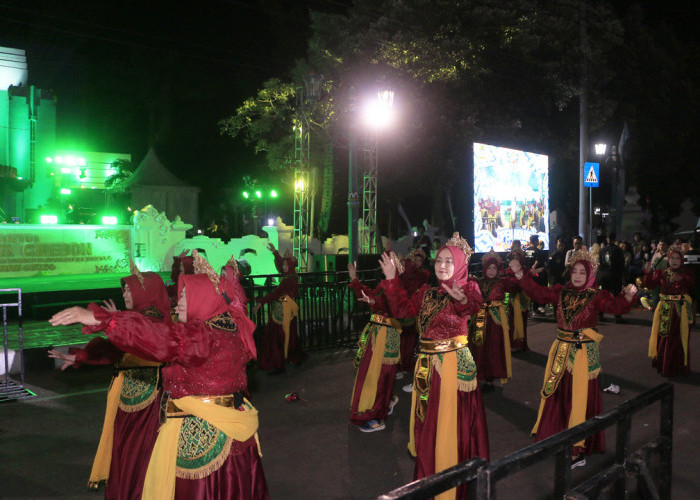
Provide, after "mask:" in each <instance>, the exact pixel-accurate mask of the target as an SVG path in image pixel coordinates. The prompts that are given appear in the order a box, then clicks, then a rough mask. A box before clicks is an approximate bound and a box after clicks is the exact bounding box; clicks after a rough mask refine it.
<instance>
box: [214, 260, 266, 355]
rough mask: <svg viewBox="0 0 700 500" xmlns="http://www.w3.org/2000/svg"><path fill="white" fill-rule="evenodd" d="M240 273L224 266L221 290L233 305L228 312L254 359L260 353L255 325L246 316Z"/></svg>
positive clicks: (245, 300) (220, 283)
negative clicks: (256, 341)
mask: <svg viewBox="0 0 700 500" xmlns="http://www.w3.org/2000/svg"><path fill="white" fill-rule="evenodd" d="M238 277H239V275H238V273H237V272H236V269H235V268H234V267H233V266H228V265H227V266H224V267H222V268H221V277H220V280H219V289H220V290H222V291H223V292H224V293H226V296H227V297H228V298H229V300H230V301H231V303H230V304H229V308H228V312H229V314H230V315H231V317H232V318H233V321H235V322H236V326H237V327H238V332H239V334H240V336H241V340H242V341H243V345H245V347H246V349H247V350H248V352H250V355H251V357H252V358H253V359H257V358H258V351H257V348H256V347H255V338H254V337H253V333H254V332H255V327H256V325H255V323H253V321H251V319H250V318H249V317H248V315H247V314H246V312H247V311H246V307H245V305H246V303H247V302H248V297H246V294H245V290H243V287H242V286H241V283H240V282H239V281H238Z"/></svg>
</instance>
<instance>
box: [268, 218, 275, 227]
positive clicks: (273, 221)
mask: <svg viewBox="0 0 700 500" xmlns="http://www.w3.org/2000/svg"><path fill="white" fill-rule="evenodd" d="M267 225H268V226H274V225H275V219H267Z"/></svg>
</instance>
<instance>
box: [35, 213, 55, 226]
mask: <svg viewBox="0 0 700 500" xmlns="http://www.w3.org/2000/svg"><path fill="white" fill-rule="evenodd" d="M39 222H40V223H41V224H58V216H56V215H41V216H40V217H39Z"/></svg>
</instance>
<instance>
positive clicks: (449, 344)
mask: <svg viewBox="0 0 700 500" xmlns="http://www.w3.org/2000/svg"><path fill="white" fill-rule="evenodd" d="M467 343H468V340H467V336H466V335H458V336H457V337H452V338H449V339H441V340H429V339H421V341H420V352H422V353H425V354H439V353H443V352H450V351H456V350H457V349H461V348H462V347H466V345H467Z"/></svg>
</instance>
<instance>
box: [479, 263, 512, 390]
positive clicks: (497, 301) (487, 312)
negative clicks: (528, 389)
mask: <svg viewBox="0 0 700 500" xmlns="http://www.w3.org/2000/svg"><path fill="white" fill-rule="evenodd" d="M501 263H502V261H501V257H500V256H499V255H498V254H497V253H496V252H494V251H493V250H491V251H490V252H489V253H487V254H484V256H483V257H482V259H481V264H482V269H483V272H484V275H483V277H482V278H481V279H480V280H478V281H477V283H478V285H479V289H480V290H481V307H480V309H479V311H478V312H477V313H476V314H475V315H473V316H472V317H471V320H470V322H469V347H470V349H471V351H472V356H474V362H475V363H476V371H477V373H478V374H479V380H485V381H486V383H485V385H484V387H483V390H488V391H492V390H493V380H494V379H496V378H499V379H501V383H502V384H505V383H506V382H507V381H508V379H509V378H510V377H511V376H512V368H511V359H510V337H509V330H510V328H509V327H508V314H507V313H506V305H505V298H506V290H505V288H504V281H503V279H502V278H501V277H500V276H499V273H500V271H501Z"/></svg>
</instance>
